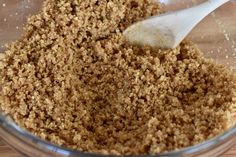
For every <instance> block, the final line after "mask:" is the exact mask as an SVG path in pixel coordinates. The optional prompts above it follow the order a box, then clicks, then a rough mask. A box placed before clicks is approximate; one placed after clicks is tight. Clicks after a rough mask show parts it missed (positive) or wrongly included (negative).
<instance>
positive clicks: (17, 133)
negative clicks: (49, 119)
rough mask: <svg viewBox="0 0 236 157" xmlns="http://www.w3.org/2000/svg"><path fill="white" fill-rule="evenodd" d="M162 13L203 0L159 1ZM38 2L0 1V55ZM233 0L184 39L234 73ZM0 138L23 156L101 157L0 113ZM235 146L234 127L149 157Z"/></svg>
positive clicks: (213, 152) (208, 155)
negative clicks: (43, 136) (48, 139)
mask: <svg viewBox="0 0 236 157" xmlns="http://www.w3.org/2000/svg"><path fill="white" fill-rule="evenodd" d="M160 1H161V2H163V3H165V4H166V6H165V8H166V10H170V11H173V10H177V9H181V8H187V7H190V6H192V5H196V4H198V3H201V2H203V1H204V0H160ZM41 4H42V0H10V1H9V0H0V52H3V51H4V49H5V48H4V45H5V44H6V43H9V42H11V41H14V40H16V39H17V38H18V37H19V35H20V33H21V30H22V27H23V25H24V23H25V21H26V17H27V16H29V15H30V14H34V13H37V11H38V10H39V9H40V7H41ZM235 19H236V1H230V2H229V3H227V4H225V5H224V6H222V7H220V8H219V9H217V10H216V11H215V12H213V13H212V14H210V15H209V16H208V17H207V18H206V19H204V20H203V21H202V22H201V23H200V24H199V25H198V26H197V27H196V28H195V29H194V30H193V31H192V32H191V34H190V35H189V36H188V38H189V39H190V40H192V41H194V42H195V43H196V44H197V45H198V46H199V47H200V49H201V50H202V51H203V52H204V54H205V56H206V57H208V58H213V59H214V60H215V61H216V62H217V63H219V64H223V65H226V66H227V67H228V68H229V69H230V70H232V71H233V72H234V73H236V27H235V26H236V20H235ZM0 136H1V137H2V138H3V139H4V140H5V141H6V142H7V143H8V144H9V145H11V146H12V147H13V148H15V149H16V150H17V151H18V152H20V153H22V154H23V155H24V156H32V157H48V156H51V157H62V156H68V157H103V156H102V155H96V154H89V153H83V152H79V151H74V150H70V149H67V148H63V147H59V146H56V145H53V144H51V143H49V142H46V141H43V140H41V139H39V138H37V137H35V136H33V135H31V134H30V133H28V132H26V131H24V130H22V129H21V128H20V127H18V126H17V125H16V124H15V123H14V122H13V121H11V119H10V118H8V117H7V116H4V115H3V114H2V113H1V112H0ZM235 143H236V126H233V127H232V128H231V129H229V130H228V131H226V132H225V133H224V134H222V135H219V136H218V137H215V138H213V139H210V140H208V141H205V142H203V143H201V144H198V145H195V146H192V147H187V148H184V149H180V150H178V151H173V152H169V153H165V154H158V155H150V156H153V157H164V156H165V157H166V156H169V157H185V156H191V157H192V156H204V157H212V156H219V155H220V154H222V153H224V152H225V151H227V150H228V149H229V148H230V147H231V146H233V145H234V144H235Z"/></svg>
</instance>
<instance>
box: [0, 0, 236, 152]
mask: <svg viewBox="0 0 236 157" xmlns="http://www.w3.org/2000/svg"><path fill="white" fill-rule="evenodd" d="M151 1H152V0H109V1H108V0H45V1H44V5H43V8H42V11H41V12H40V13H39V14H38V15H34V16H32V17H30V18H29V20H28V22H27V25H26V27H25V30H24V33H23V35H22V37H21V38H20V39H19V40H17V41H16V42H14V43H12V44H11V45H10V46H9V47H8V50H7V51H6V52H5V55H3V56H1V58H2V59H1V71H0V74H1V75H0V76H1V83H0V85H1V87H2V88H1V92H0V103H1V105H0V106H1V109H2V110H3V111H4V112H5V113H6V114H8V115H9V116H10V117H12V118H13V120H15V122H16V123H17V124H18V125H20V126H21V127H23V128H25V129H26V130H28V131H30V132H31V133H33V134H34V135H36V136H38V137H40V138H42V139H45V140H48V141H51V142H53V143H55V144H58V145H62V146H66V147H68V148H72V149H77V150H80V151H86V152H93V153H102V154H117V155H130V154H132V155H135V154H156V153H161V152H167V151H171V150H176V149H180V148H182V147H187V146H191V145H194V144H197V143H200V142H203V141H204V140H207V139H209V138H212V137H214V136H217V135H219V134H220V133H222V132H224V131H225V130H226V129H228V127H230V125H231V124H232V113H233V110H234V106H235V104H236V77H235V76H234V75H233V74H232V73H231V72H229V71H228V70H226V68H225V67H223V66H220V65H216V64H215V63H213V61H211V60H209V59H205V58H203V55H202V52H201V51H200V50H199V49H198V48H197V47H196V46H195V45H194V44H192V43H191V42H187V41H184V42H182V43H181V44H180V46H178V47H177V48H176V49H173V50H158V49H151V48H150V47H137V46H132V45H129V44H128V43H127V42H126V41H125V40H124V39H123V37H122V32H123V31H124V29H125V28H127V27H128V26H129V25H131V24H132V23H134V22H136V21H139V20H142V19H144V18H146V17H149V16H152V15H154V14H159V13H161V12H162V9H161V5H160V4H154V3H152V2H151Z"/></svg>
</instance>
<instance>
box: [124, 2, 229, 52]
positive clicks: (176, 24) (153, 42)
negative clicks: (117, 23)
mask: <svg viewBox="0 0 236 157" xmlns="http://www.w3.org/2000/svg"><path fill="white" fill-rule="evenodd" d="M228 1H229V0H208V1H206V2H204V3H202V4H200V5H197V6H194V7H191V8H188V9H184V10H179V11H175V12H170V13H166V14H162V15H159V16H153V17H151V18H148V19H146V20H143V21H140V22H137V23H135V24H133V25H131V26H130V27H128V28H127V29H126V30H125V31H124V32H123V35H124V36H125V37H126V39H127V40H128V41H129V42H130V43H131V44H137V45H148V46H152V47H158V48H175V47H176V46H178V45H179V43H180V42H181V41H182V40H183V39H184V38H185V37H186V36H187V35H188V34H189V32H190V31H191V30H192V29H193V28H194V27H195V26H196V25H197V24H198V23H199V22H200V21H201V20H202V19H203V18H205V17H206V16H207V15H208V14H210V13H211V12H212V11H214V10H215V9H216V8H218V7H220V6H221V5H223V4H224V3H226V2H228ZM209 27H211V26H209Z"/></svg>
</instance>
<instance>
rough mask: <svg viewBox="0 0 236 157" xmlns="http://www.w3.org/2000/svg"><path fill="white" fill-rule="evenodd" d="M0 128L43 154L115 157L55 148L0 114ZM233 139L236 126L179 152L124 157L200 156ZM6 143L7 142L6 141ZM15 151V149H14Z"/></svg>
mask: <svg viewBox="0 0 236 157" xmlns="http://www.w3.org/2000/svg"><path fill="white" fill-rule="evenodd" d="M0 128H1V129H3V131H5V132H7V133H9V134H11V135H12V136H14V137H15V138H19V139H20V140H21V141H22V140H23V141H22V143H24V144H26V145H28V146H29V147H37V149H40V150H41V151H43V152H44V153H47V152H53V153H56V154H58V155H63V156H69V157H76V156H80V157H81V156H86V157H107V156H111V157H116V155H102V154H93V153H87V152H81V151H76V150H72V149H69V148H64V147H61V146H57V145H55V144H52V143H50V142H47V141H44V140H42V139H40V138H38V137H36V136H34V135H32V134H31V133H29V132H28V131H25V130H23V129H21V128H20V127H19V126H17V125H16V124H15V123H14V122H13V121H11V120H9V118H8V117H6V116H5V115H3V114H2V113H0ZM233 137H236V126H233V127H232V128H231V129H229V130H227V131H225V132H224V133H223V134H221V135H219V136H217V137H214V138H212V139H210V140H207V141H205V142H203V143H200V144H197V145H194V146H190V147H186V148H183V149H180V150H176V151H171V152H167V153H162V154H156V155H136V156H134V155H130V156H126V157H131V156H132V157H167V156H168V157H177V156H192V155H201V154H203V153H205V152H208V151H210V150H212V149H214V148H217V147H219V146H220V145H222V144H224V143H226V142H228V141H230V140H232V139H233ZM6 142H7V143H8V141H6ZM16 149H17V148H16Z"/></svg>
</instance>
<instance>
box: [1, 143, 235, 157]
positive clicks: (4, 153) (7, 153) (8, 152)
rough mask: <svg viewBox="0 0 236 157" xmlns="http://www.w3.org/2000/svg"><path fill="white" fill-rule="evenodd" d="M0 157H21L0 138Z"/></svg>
mask: <svg viewBox="0 0 236 157" xmlns="http://www.w3.org/2000/svg"><path fill="white" fill-rule="evenodd" d="M235 156H236V146H234V147H233V148H231V149H230V150H229V151H228V152H226V153H225V154H224V155H222V156H221V157H235ZM0 157H23V156H22V155H20V154H18V153H17V152H16V151H15V150H13V149H12V148H11V147H9V146H8V145H7V144H5V142H4V141H2V140H1V139H0Z"/></svg>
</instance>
